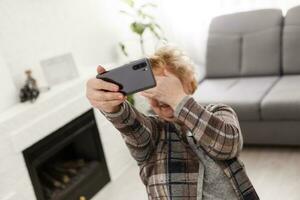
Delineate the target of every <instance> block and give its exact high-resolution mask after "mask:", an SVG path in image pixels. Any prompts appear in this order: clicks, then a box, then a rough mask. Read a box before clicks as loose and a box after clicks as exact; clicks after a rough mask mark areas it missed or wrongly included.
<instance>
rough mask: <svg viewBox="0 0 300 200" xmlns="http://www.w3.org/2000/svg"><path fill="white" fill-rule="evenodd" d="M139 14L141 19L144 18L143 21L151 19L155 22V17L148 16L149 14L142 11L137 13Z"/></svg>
mask: <svg viewBox="0 0 300 200" xmlns="http://www.w3.org/2000/svg"><path fill="white" fill-rule="evenodd" d="M137 13H138V15H139V16H140V17H142V18H143V19H147V18H148V19H151V20H154V17H153V16H152V15H149V14H147V13H144V12H143V11H142V10H138V11H137Z"/></svg>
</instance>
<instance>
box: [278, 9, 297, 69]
mask: <svg viewBox="0 0 300 200" xmlns="http://www.w3.org/2000/svg"><path fill="white" fill-rule="evenodd" d="M284 24H285V25H284V29H283V41H282V43H283V51H282V55H283V73H284V74H295V73H298V74H299V73H300V6H298V7H294V8H292V9H290V10H289V11H288V12H287V14H286V17H285V23H284Z"/></svg>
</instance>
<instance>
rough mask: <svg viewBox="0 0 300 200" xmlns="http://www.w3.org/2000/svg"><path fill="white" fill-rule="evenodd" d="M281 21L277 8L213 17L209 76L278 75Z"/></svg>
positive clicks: (207, 60)
mask: <svg viewBox="0 0 300 200" xmlns="http://www.w3.org/2000/svg"><path fill="white" fill-rule="evenodd" d="M282 20H283V17H282V12H281V11H280V10H277V9H264V10H255V11H248V12H241V13H234V14H229V15H223V16H219V17H216V18H214V19H213V20H212V22H211V24H210V30H209V36H208V42H207V52H206V67H207V74H206V77H208V78H216V77H219V78H220V77H237V76H253V75H259V76H264V75H265V76H266V75H279V72H280V45H281V42H280V41H281V38H280V33H281V25H282Z"/></svg>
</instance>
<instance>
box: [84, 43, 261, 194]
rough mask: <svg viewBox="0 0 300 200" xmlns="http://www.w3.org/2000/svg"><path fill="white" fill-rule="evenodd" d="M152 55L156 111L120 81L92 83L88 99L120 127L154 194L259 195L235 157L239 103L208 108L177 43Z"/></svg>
mask: <svg viewBox="0 0 300 200" xmlns="http://www.w3.org/2000/svg"><path fill="white" fill-rule="evenodd" d="M149 60H150V63H151V65H152V69H153V72H154V75H155V79H156V82H157V86H156V87H155V88H152V89H149V90H146V91H144V92H141V94H142V95H143V96H145V97H146V98H148V100H149V103H150V105H151V108H152V109H153V111H154V112H155V113H156V115H155V116H145V115H143V114H141V113H140V112H139V111H137V110H136V109H135V108H134V107H133V106H132V105H130V104H129V103H128V102H127V101H126V97H125V96H124V95H123V94H122V93H120V92H118V90H119V88H118V86H117V85H114V84H112V83H109V82H105V81H103V80H99V79H96V78H92V79H90V80H89V81H88V83H87V97H88V99H89V101H90V103H91V104H92V105H93V106H94V107H95V108H97V109H99V110H100V111H101V112H102V113H103V114H104V116H106V118H107V119H108V120H110V121H111V122H112V123H113V125H114V126H115V127H116V128H117V129H118V130H119V131H120V133H121V135H122V137H123V139H124V141H125V143H126V145H127V146H128V148H129V150H130V153H131V155H132V157H133V158H134V159H135V160H136V161H137V163H138V165H139V167H140V176H141V179H142V181H143V183H144V185H145V186H146V189H147V193H148V197H149V200H152V199H173V200H188V199H189V200H193V199H203V200H208V199H209V200H217V199H230V200H235V199H249V200H250V199H259V198H258V196H257V194H256V192H255V190H254V188H253V186H252V184H251V182H250V180H249V179H248V177H247V175H246V173H245V169H244V165H243V164H242V163H241V161H240V160H239V159H238V158H237V157H238V155H239V152H240V151H241V149H242V143H243V141H242V135H241V130H240V127H239V122H238V119H237V116H236V114H235V112H234V111H233V109H232V108H230V107H229V106H227V105H223V104H210V105H207V106H203V105H201V104H199V103H197V102H196V101H195V99H194V98H193V97H192V96H190V95H192V94H193V93H194V91H195V90H196V88H197V82H196V79H195V74H194V72H193V64H192V62H191V61H190V59H189V58H188V57H187V56H185V55H184V54H183V53H182V52H181V51H179V50H178V49H175V48H172V47H168V46H166V47H162V48H160V49H159V50H157V51H156V52H155V54H154V55H153V56H151V57H150V58H149ZM97 71H98V73H103V72H104V71H105V69H104V68H103V67H100V66H99V67H98V69H97Z"/></svg>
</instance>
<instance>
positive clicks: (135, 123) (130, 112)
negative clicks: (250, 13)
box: [101, 101, 159, 164]
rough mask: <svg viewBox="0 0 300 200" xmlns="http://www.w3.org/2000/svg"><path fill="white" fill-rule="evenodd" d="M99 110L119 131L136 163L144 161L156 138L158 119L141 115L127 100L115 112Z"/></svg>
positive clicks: (153, 146)
mask: <svg viewBox="0 0 300 200" xmlns="http://www.w3.org/2000/svg"><path fill="white" fill-rule="evenodd" d="M101 112H102V114H103V115H104V116H105V117H106V118H107V119H108V120H109V121H110V122H111V123H112V124H113V125H114V126H115V127H116V128H117V129H118V130H119V131H120V133H121V135H122V137H123V139H124V141H125V143H126V145H127V146H128V148H129V151H130V153H131V155H132V156H133V158H134V159H135V160H136V161H137V162H138V164H142V163H143V162H144V161H146V160H147V159H148V158H149V156H150V155H151V153H152V152H153V150H154V148H155V146H156V142H157V140H158V136H159V135H158V132H159V131H158V123H157V121H158V119H157V118H155V117H152V116H149V117H148V116H145V115H143V114H142V113H140V112H139V111H137V110H136V109H135V108H134V107H133V106H131V105H130V104H129V103H128V102H127V101H126V102H124V103H123V104H122V106H121V109H120V111H119V112H117V113H106V112H103V111H101Z"/></svg>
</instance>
